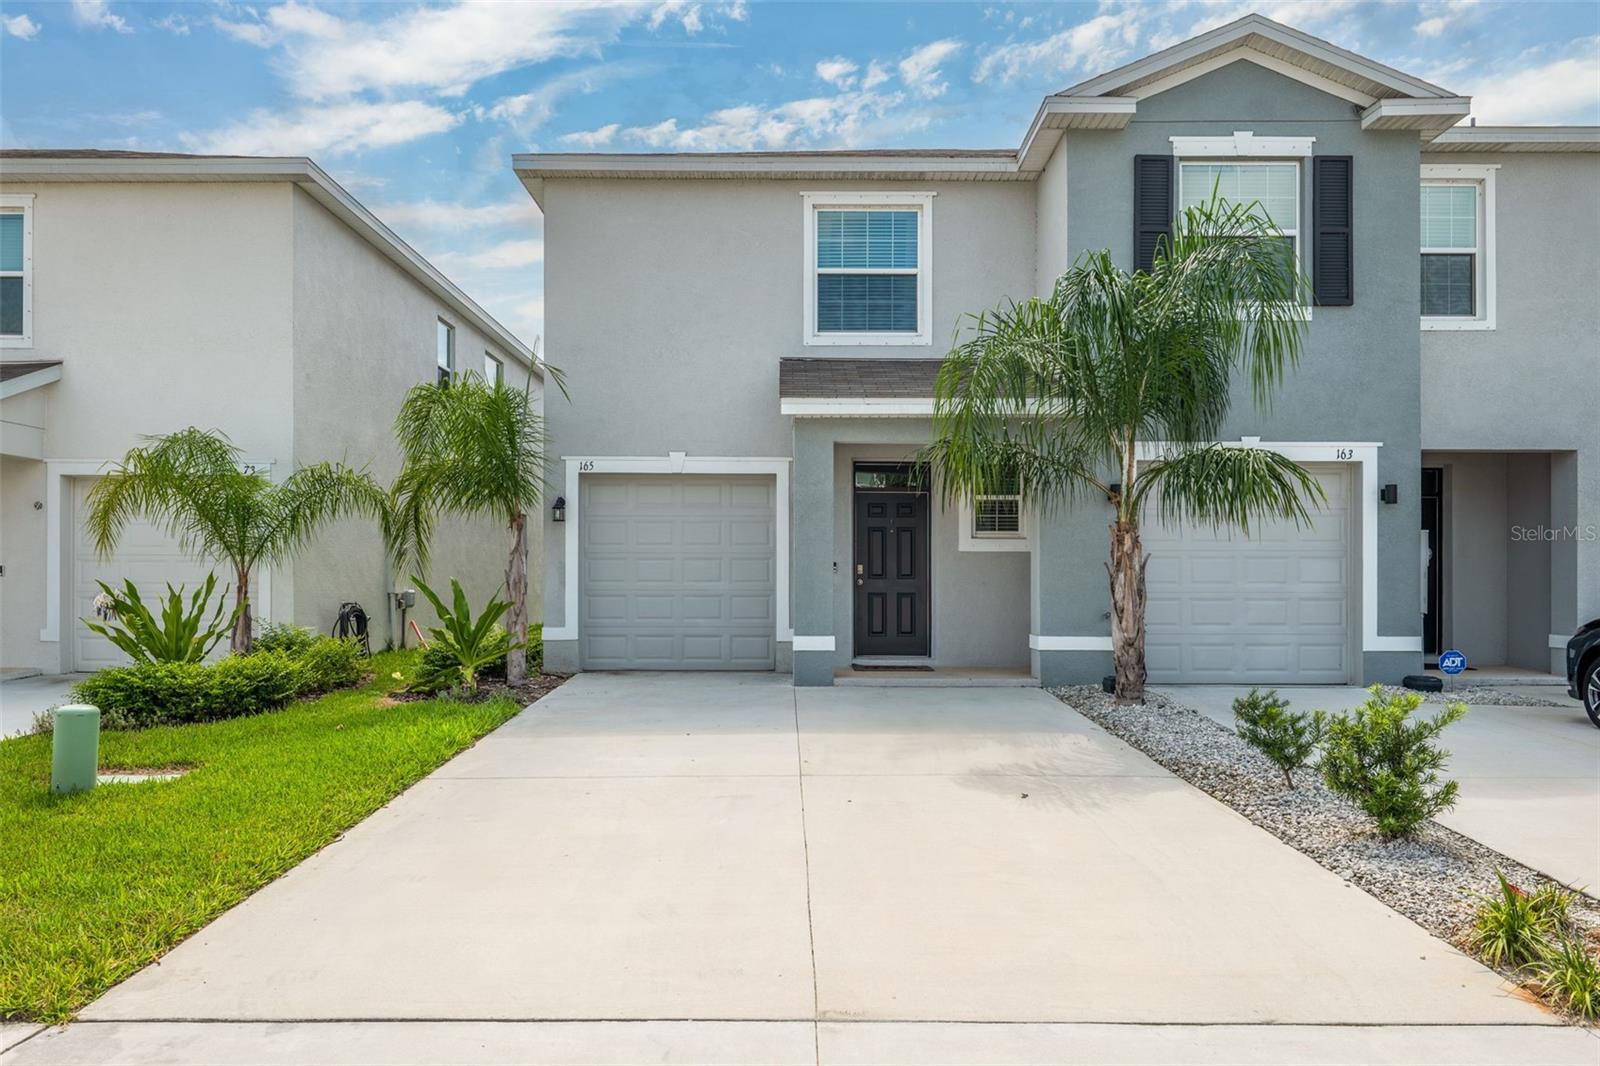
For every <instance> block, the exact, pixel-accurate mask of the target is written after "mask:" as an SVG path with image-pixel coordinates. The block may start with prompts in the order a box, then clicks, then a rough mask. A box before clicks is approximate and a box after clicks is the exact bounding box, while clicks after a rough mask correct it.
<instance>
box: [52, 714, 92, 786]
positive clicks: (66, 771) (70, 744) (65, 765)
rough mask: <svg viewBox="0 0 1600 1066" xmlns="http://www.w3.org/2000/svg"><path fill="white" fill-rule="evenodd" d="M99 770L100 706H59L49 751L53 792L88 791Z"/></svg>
mask: <svg viewBox="0 0 1600 1066" xmlns="http://www.w3.org/2000/svg"><path fill="white" fill-rule="evenodd" d="M99 769H100V708H98V707H90V706H87V705H86V704H82V703H74V704H70V705H69V706H66V707H59V708H57V709H56V714H55V736H54V743H53V746H52V748H51V751H50V791H51V792H62V793H65V792H87V791H88V790H89V789H91V788H93V787H94V782H95V774H96V773H97V772H98V771H99Z"/></svg>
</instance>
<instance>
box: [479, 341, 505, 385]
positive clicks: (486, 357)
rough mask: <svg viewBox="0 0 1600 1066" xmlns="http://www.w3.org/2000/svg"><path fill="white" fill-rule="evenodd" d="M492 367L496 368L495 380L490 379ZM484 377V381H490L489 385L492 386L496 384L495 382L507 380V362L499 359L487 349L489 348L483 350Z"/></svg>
mask: <svg viewBox="0 0 1600 1066" xmlns="http://www.w3.org/2000/svg"><path fill="white" fill-rule="evenodd" d="M490 365H493V366H494V368H495V376H494V378H493V379H490V378H489V367H490ZM483 376H484V380H486V381H488V382H489V384H491V385H493V384H495V382H499V381H504V380H505V379H506V364H505V362H504V361H503V360H501V359H499V358H498V357H497V356H496V355H495V354H494V353H493V352H491V351H489V349H487V348H485V349H484V350H483Z"/></svg>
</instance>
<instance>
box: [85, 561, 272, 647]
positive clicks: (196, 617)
mask: <svg viewBox="0 0 1600 1066" xmlns="http://www.w3.org/2000/svg"><path fill="white" fill-rule="evenodd" d="M95 583H96V584H97V585H99V586H100V595H98V596H96V597H95V606H96V607H101V606H102V605H103V606H104V608H105V609H106V610H108V611H109V612H110V617H108V618H107V619H106V620H105V621H104V623H101V622H91V621H90V620H89V619H87V618H85V619H82V621H83V624H84V625H86V626H88V627H89V629H90V631H91V632H94V633H98V634H100V635H101V636H102V637H105V638H106V639H107V640H109V641H110V642H111V643H113V644H115V645H116V646H117V647H118V648H121V649H122V651H123V652H125V653H126V654H127V656H128V657H129V658H130V659H132V660H133V661H134V662H136V663H197V662H199V661H200V660H202V659H204V658H205V657H206V654H207V653H208V652H210V651H211V649H212V648H213V647H215V646H216V643H217V641H219V640H221V639H222V638H223V637H224V636H225V635H226V634H227V633H228V631H229V630H231V629H232V628H233V623H234V621H235V619H237V618H238V617H239V611H240V610H241V609H242V605H241V606H235V607H234V609H233V612H232V613H231V614H230V615H229V616H228V618H227V620H226V621H224V620H223V617H222V613H223V609H224V608H225V607H226V603H225V602H224V601H225V599H226V597H225V596H218V597H217V608H216V610H215V611H214V612H212V614H211V620H210V621H209V622H207V621H206V612H207V611H208V610H209V609H210V606H211V595H212V593H214V592H215V591H216V588H217V575H216V574H207V575H206V583H205V584H204V585H202V586H201V587H200V588H198V589H196V590H195V592H194V595H192V596H190V597H189V604H188V606H187V607H185V606H184V602H183V586H182V585H179V586H178V587H177V588H173V587H172V586H171V585H170V584H169V585H168V586H167V595H166V596H165V597H164V599H163V602H162V605H161V615H160V617H157V616H156V615H155V614H154V613H153V612H152V611H151V610H150V608H148V607H146V606H145V605H144V600H143V599H142V598H141V597H140V595H139V589H138V588H137V587H136V586H135V585H134V583H133V582H132V581H129V580H124V581H123V583H122V585H123V589H122V591H121V592H117V591H116V590H114V589H113V588H112V587H111V586H110V585H108V584H106V583H105V582H104V581H97V582H95Z"/></svg>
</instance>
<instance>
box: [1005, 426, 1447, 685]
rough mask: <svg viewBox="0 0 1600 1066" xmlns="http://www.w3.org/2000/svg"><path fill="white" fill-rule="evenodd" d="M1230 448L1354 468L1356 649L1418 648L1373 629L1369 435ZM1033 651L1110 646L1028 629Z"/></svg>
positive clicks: (1373, 473) (1248, 442)
mask: <svg viewBox="0 0 1600 1066" xmlns="http://www.w3.org/2000/svg"><path fill="white" fill-rule="evenodd" d="M1220 443H1222V444H1224V445H1226V446H1228V447H1234V448H1264V449H1266V450H1267V451H1270V452H1276V453H1278V454H1279V455H1281V456H1283V457H1284V458H1286V459H1293V460H1294V461H1295V462H1297V463H1350V464H1353V465H1356V466H1358V467H1359V468H1360V471H1359V474H1358V475H1357V476H1356V477H1355V478H1354V479H1353V484H1354V485H1355V486H1357V492H1356V504H1357V506H1358V507H1359V508H1360V512H1361V515H1360V521H1361V534H1360V545H1361V552H1360V555H1361V650H1362V651H1363V652H1390V651H1399V652H1416V653H1417V654H1419V655H1420V654H1422V637H1421V636H1415V637H1392V636H1382V635H1380V634H1379V633H1378V449H1379V448H1381V447H1383V445H1382V444H1381V443H1377V442H1374V441H1264V440H1262V439H1261V438H1260V437H1241V438H1240V439H1239V440H1237V441H1222V442H1220ZM1171 447H1172V446H1171V445H1170V444H1167V443H1164V442H1152V443H1149V444H1143V445H1141V446H1140V447H1139V451H1138V454H1137V456H1136V458H1137V460H1138V461H1139V462H1142V463H1143V462H1149V461H1150V460H1152V459H1158V458H1160V457H1161V455H1162V454H1163V453H1164V452H1166V451H1168V450H1169V449H1170V448H1171ZM1028 646H1029V647H1030V648H1032V649H1034V650H1035V651H1110V650H1111V638H1110V637H1107V636H1086V635H1078V636H1057V635H1053V634H1052V635H1040V634H1031V635H1029V637H1028Z"/></svg>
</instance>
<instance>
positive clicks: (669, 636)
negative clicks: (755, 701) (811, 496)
mask: <svg viewBox="0 0 1600 1066" xmlns="http://www.w3.org/2000/svg"><path fill="white" fill-rule="evenodd" d="M773 493H774V479H773V478H771V477H699V476H688V475H660V474H641V475H595V474H590V475H585V477H584V483H583V495H582V500H583V514H582V530H581V537H580V539H581V541H582V557H581V559H582V567H581V573H582V584H581V595H580V598H581V607H580V610H581V627H580V628H581V636H582V643H583V652H582V658H583V665H584V667H585V668H587V669H590V670H770V669H772V668H773V666H774V661H773V658H774V651H775V648H774V632H773V631H774V628H775V626H776V588H777V583H776V574H777V565H776V558H777V551H776V544H777V538H776V536H775V533H774V499H773Z"/></svg>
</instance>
